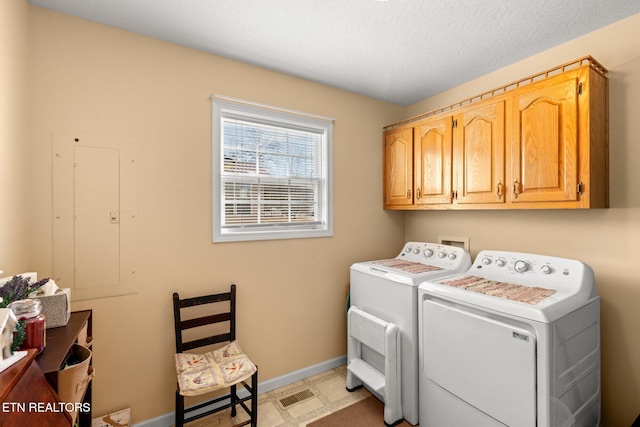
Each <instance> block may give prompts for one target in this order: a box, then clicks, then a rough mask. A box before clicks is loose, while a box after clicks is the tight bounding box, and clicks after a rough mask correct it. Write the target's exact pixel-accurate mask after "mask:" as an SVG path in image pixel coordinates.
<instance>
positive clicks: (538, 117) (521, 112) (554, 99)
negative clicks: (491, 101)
mask: <svg viewBox="0 0 640 427" xmlns="http://www.w3.org/2000/svg"><path fill="white" fill-rule="evenodd" d="M580 74H581V73H575V72H574V73H568V74H564V75H562V76H559V77H555V78H553V79H551V81H546V82H544V84H535V85H532V86H531V87H529V88H526V89H524V90H522V91H520V93H519V94H518V96H516V97H514V99H513V100H512V108H513V113H512V114H513V126H514V128H513V131H512V141H511V167H512V173H511V177H512V178H513V180H512V182H511V184H512V186H511V189H510V190H511V192H510V196H511V198H510V201H511V202H512V203H526V202H555V201H576V200H577V199H578V154H579V153H578V121H579V117H578V86H579V85H580V84H584V77H583V78H582V82H581V79H580V78H579V77H581V76H580Z"/></svg>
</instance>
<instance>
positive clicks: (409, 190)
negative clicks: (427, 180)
mask: <svg viewBox="0 0 640 427" xmlns="http://www.w3.org/2000/svg"><path fill="white" fill-rule="evenodd" d="M407 199H411V189H410V188H408V189H407Z"/></svg>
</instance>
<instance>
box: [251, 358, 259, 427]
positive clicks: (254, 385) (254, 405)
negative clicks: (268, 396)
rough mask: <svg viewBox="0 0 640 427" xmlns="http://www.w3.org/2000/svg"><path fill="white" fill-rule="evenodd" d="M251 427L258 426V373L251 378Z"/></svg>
mask: <svg viewBox="0 0 640 427" xmlns="http://www.w3.org/2000/svg"><path fill="white" fill-rule="evenodd" d="M251 395H252V396H251V427H257V426H258V371H257V370H256V372H254V374H253V375H252V376H251Z"/></svg>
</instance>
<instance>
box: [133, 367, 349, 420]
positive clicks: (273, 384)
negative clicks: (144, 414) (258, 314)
mask: <svg viewBox="0 0 640 427" xmlns="http://www.w3.org/2000/svg"><path fill="white" fill-rule="evenodd" d="M346 363H347V356H346V355H344V356H340V357H336V358H335V359H331V360H327V361H325V362H321V363H318V364H317V365H313V366H308V367H306V368H302V369H300V370H297V371H294V372H290V373H288V374H285V375H282V376H280V377H276V378H272V379H270V380H267V381H264V382H260V383H258V392H259V393H266V392H268V391H271V390H275V389H277V388H280V387H284V386H286V385H289V384H293V383H295V382H297V381H301V380H303V379H305V378H309V377H312V376H314V375H317V374H321V373H322V372H325V371H328V370H330V369H334V368H337V367H339V366H342V365H344V364H346ZM242 392H245V394H246V390H242ZM238 394H239V395H242V393H241V392H240V390H239V391H238ZM174 417H175V414H174V412H169V413H167V414H164V415H160V416H159V417H156V418H152V419H150V420H146V421H142V422H140V423H136V424H134V425H133V426H134V427H167V426H172V425H173V424H174V421H175V420H174Z"/></svg>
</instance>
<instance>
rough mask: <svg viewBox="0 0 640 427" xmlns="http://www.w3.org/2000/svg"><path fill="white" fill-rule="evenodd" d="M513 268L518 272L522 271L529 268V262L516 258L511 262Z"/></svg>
mask: <svg viewBox="0 0 640 427" xmlns="http://www.w3.org/2000/svg"><path fill="white" fill-rule="evenodd" d="M513 269H514V270H515V271H516V272H518V273H524V272H525V271H527V270H528V269H529V264H528V263H527V262H526V261H522V260H518V261H516V263H515V264H513Z"/></svg>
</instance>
